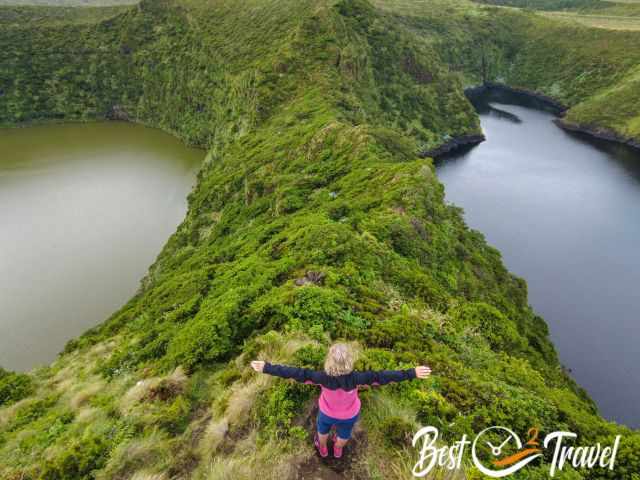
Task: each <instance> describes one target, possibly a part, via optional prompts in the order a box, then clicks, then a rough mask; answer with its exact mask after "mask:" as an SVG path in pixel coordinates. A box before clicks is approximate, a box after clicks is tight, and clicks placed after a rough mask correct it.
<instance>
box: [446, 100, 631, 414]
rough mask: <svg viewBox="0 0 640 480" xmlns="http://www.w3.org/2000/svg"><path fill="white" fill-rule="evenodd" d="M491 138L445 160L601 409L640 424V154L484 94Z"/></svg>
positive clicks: (469, 213) (462, 198) (460, 199)
mask: <svg viewBox="0 0 640 480" xmlns="http://www.w3.org/2000/svg"><path fill="white" fill-rule="evenodd" d="M476 103H477V108H478V111H479V113H480V116H481V122H482V128H483V130H484V133H485V135H486V137H487V140H486V142H484V143H482V144H480V145H477V146H475V147H473V148H467V149H466V150H463V151H458V152H456V153H455V154H451V155H449V156H448V157H445V158H441V159H439V160H438V162H437V164H436V165H437V171H438V176H439V178H440V180H441V181H442V182H443V183H444V185H445V189H446V196H447V200H448V201H449V202H451V203H453V204H456V205H458V206H460V207H462V208H464V210H465V218H466V220H467V223H468V224H469V225H470V226H471V227H472V228H475V229H477V230H480V231H481V232H483V233H484V234H485V236H486V238H487V240H488V242H489V243H490V244H492V245H494V246H495V247H497V248H498V249H499V250H500V251H501V252H502V254H503V258H504V261H505V263H506V264H507V266H508V268H509V269H510V270H511V271H512V272H514V273H515V274H516V275H518V276H521V277H523V278H524V279H526V281H527V283H528V285H529V299H530V302H531V304H532V306H533V307H534V309H535V310H536V312H537V313H539V314H540V315H541V316H543V317H544V318H545V320H546V321H547V323H548V324H549V328H550V330H551V337H552V339H553V342H554V343H555V345H556V347H557V349H558V351H559V355H560V358H561V361H562V362H563V364H564V365H565V366H567V367H568V368H570V369H571V371H572V375H573V377H574V378H575V379H576V380H577V381H578V383H579V384H580V385H582V386H583V387H584V388H585V389H586V390H587V391H588V392H589V394H590V395H591V396H592V398H593V399H594V400H595V401H596V403H597V404H598V406H599V408H600V411H601V413H602V415H603V416H604V417H606V418H608V419H611V420H615V421H617V422H619V423H624V424H627V425H629V426H632V427H639V426H640V368H639V367H638V363H639V361H640V295H639V293H640V249H639V246H640V215H639V214H638V212H637V211H636V210H637V209H638V208H640V153H639V152H638V151H635V150H632V149H630V148H627V147H624V146H622V145H617V144H613V143H609V142H604V141H595V140H592V139H589V138H587V137H585V136H583V135H579V134H569V133H567V132H565V131H563V130H562V129H560V128H558V127H557V126H556V125H555V124H554V123H552V120H553V119H554V115H553V113H551V112H550V111H546V110H545V109H543V108H541V105H540V104H539V102H536V101H534V100H532V99H526V98H523V97H522V96H520V95H514V94H511V93H507V92H492V93H491V94H485V95H483V97H482V98H481V99H479V100H477V101H476Z"/></svg>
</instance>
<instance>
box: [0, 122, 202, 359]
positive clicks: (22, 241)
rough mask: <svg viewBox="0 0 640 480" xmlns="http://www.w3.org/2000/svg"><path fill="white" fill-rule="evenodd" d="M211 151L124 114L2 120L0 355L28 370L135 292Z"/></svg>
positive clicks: (180, 213) (178, 219)
mask: <svg viewBox="0 0 640 480" xmlns="http://www.w3.org/2000/svg"><path fill="white" fill-rule="evenodd" d="M203 158H204V152H203V151H201V150H197V149H191V148H188V147H186V146H184V145H183V144H182V143H180V141H178V140H177V139H175V138H173V137H171V136H170V135H168V134H166V133H163V132H160V131H158V130H153V129H149V128H145V127H142V126H139V125H131V124H127V123H120V122H109V123H92V124H67V125H44V126H34V127H29V128H22V129H5V130H0V365H1V366H3V367H5V368H8V369H14V370H27V369H30V368H32V367H34V366H36V365H40V364H45V363H48V362H50V361H51V360H53V359H54V358H55V356H56V354H57V353H58V352H60V351H61V350H62V349H63V348H64V345H65V343H66V342H67V341H68V340H69V339H71V338H74V337H76V336H78V335H80V334H81V333H83V332H84V331H86V330H87V329H88V328H90V327H93V326H94V325H97V324H98V323H100V322H101V321H103V320H105V319H106V318H108V317H109V315H110V314H112V313H113V312H114V311H115V310H117V309H118V308H119V307H120V306H121V305H123V304H124V303H125V302H126V301H127V300H128V299H129V298H131V296H133V295H134V294H135V292H136V290H137V289H138V287H139V284H140V280H141V279H142V278H143V277H144V275H145V273H146V271H147V269H148V267H149V266H150V265H151V264H152V263H153V261H154V259H155V257H156V256H157V255H158V253H159V252H160V249H161V248H162V246H163V245H164V244H165V243H166V241H167V239H168V238H169V236H170V235H171V234H172V233H173V232H174V231H175V230H176V227H177V226H178V225H179V223H180V222H181V221H182V219H183V218H184V215H185V213H186V209H187V195H188V194H189V192H190V191H191V188H192V186H193V185H194V183H195V179H196V173H197V171H198V168H199V166H200V164H201V162H202V159H203Z"/></svg>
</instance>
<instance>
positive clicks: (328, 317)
mask: <svg viewBox="0 0 640 480" xmlns="http://www.w3.org/2000/svg"><path fill="white" fill-rule="evenodd" d="M240 4H241V5H240ZM459 5H460V6H459V12H460V13H459V14H460V15H465V13H464V11H465V9H466V8H467V4H466V3H461V4H459ZM456 8H457V7H454V8H452V11H451V12H446V11H442V12H441V13H440V14H439V15H441V17H440V21H441V22H442V23H441V24H438V23H437V21H436V20H437V19H435V17H434V19H432V20H431V21H429V22H425V21H424V20H423V18H424V17H422V18H421V17H402V18H400V17H398V16H397V15H396V14H395V13H390V12H388V11H386V10H377V9H376V8H374V6H372V5H371V4H370V3H368V2H366V1H364V0H335V1H334V0H323V1H318V0H244V1H242V2H238V1H237V0H215V1H214V0H211V1H208V2H207V1H205V0H175V1H168V0H160V1H158V0H156V1H151V0H146V1H143V2H142V3H141V4H140V5H139V6H135V7H132V8H131V9H130V10H127V11H126V12H123V13H119V14H117V15H116V16H114V17H112V18H108V19H106V20H103V21H101V22H99V23H85V22H83V23H75V22H72V23H60V22H52V23H46V22H45V24H42V23H41V22H40V23H37V24H30V23H27V24H22V25H20V24H16V23H15V22H13V23H11V26H8V27H7V28H3V29H2V30H0V59H1V61H0V65H1V67H0V82H1V83H0V85H1V86H0V88H1V95H0V122H2V123H4V124H6V125H15V124H26V123H28V122H39V121H51V120H64V121H70V120H73V121H78V120H90V119H94V118H102V117H105V116H106V117H115V118H126V119H129V120H131V121H136V122H142V123H146V124H149V125H153V126H156V127H159V128H162V129H165V130H167V131H170V132H172V133H174V134H175V135H177V136H178V137H180V138H182V139H183V140H184V141H185V142H188V143H190V144H195V145H200V146H202V147H204V148H206V149H207V150H208V154H207V159H206V161H205V164H204V165H203V167H202V169H201V171H200V173H199V177H198V179H199V181H198V184H197V186H196V188H195V189H194V191H193V192H192V194H191V195H190V197H189V211H188V214H187V217H186V219H185V221H184V222H183V224H182V225H181V226H180V227H179V228H178V231H177V232H176V234H175V235H173V236H172V237H171V238H170V239H169V241H168V243H167V245H166V246H165V248H164V250H163V251H162V253H161V254H160V256H159V257H158V259H157V261H156V262H155V264H154V265H153V266H152V267H151V268H150V271H149V274H148V276H147V277H146V278H145V279H144V281H143V283H142V286H141V288H140V291H139V292H138V293H137V294H136V295H135V297H134V298H132V299H131V300H130V301H129V302H128V304H127V305H125V306H124V307H123V308H122V309H121V310H120V311H118V312H116V313H115V314H114V315H113V316H112V317H111V318H110V319H108V320H107V321H106V322H105V323H104V324H102V325H99V326H97V327H96V328H94V329H92V330H91V331H89V332H87V333H86V334H85V335H84V336H82V337H81V338H79V339H77V340H74V341H72V342H70V343H69V345H68V346H67V348H66V350H65V352H64V354H63V355H61V357H60V359H59V360H57V361H56V362H54V363H53V364H52V365H51V366H48V367H45V368H42V369H39V370H36V371H34V372H32V373H29V374H26V375H19V374H18V375H17V374H10V373H7V372H4V371H3V372H2V373H1V375H0V402H2V403H3V405H4V406H3V407H2V408H1V409H0V476H1V477H2V478H11V479H18V478H20V479H36V478H38V479H47V480H50V479H69V478H74V479H76V478H77V479H91V478H96V479H106V478H119V479H125V478H137V479H151V478H154V479H169V478H194V479H200V478H207V479H218V478H234V479H236V478H254V477H255V476H256V474H257V473H258V472H259V474H260V475H261V476H262V477H263V478H278V479H283V478H313V477H320V478H335V475H336V474H337V475H340V476H342V477H343V478H406V477H407V476H409V471H410V468H411V467H412V465H413V463H414V462H415V460H416V454H415V452H414V451H413V450H412V449H411V447H410V444H408V443H407V441H408V437H407V434H409V436H410V435H411V433H412V432H414V431H416V429H417V428H418V427H419V425H426V424H431V425H435V426H438V427H439V428H441V429H442V430H443V432H444V434H445V440H450V441H455V440H458V438H459V437H460V436H461V435H462V434H464V433H467V434H471V433H472V432H478V431H480V430H482V429H483V428H485V427H488V426H491V425H495V424H505V425H509V426H510V427H512V428H513V429H515V430H517V431H519V432H526V431H527V429H528V428H529V427H530V426H532V425H535V426H538V427H539V428H540V430H541V432H542V434H544V432H549V431H553V430H563V429H566V430H572V431H575V432H577V433H578V434H579V435H580V438H581V440H582V441H583V442H585V443H588V442H593V441H597V440H599V441H605V442H607V443H610V442H611V441H612V438H613V437H614V436H615V435H616V434H623V435H624V439H623V443H622V446H621V449H620V452H619V453H618V459H617V469H616V471H615V475H614V472H609V471H598V470H590V471H588V472H586V471H581V473H578V472H576V471H573V470H570V469H566V470H565V471H564V472H562V473H561V474H557V475H556V478H564V479H569V478H571V479H576V478H633V477H632V476H631V475H632V473H633V472H637V471H639V470H640V463H639V462H640V460H639V459H638V456H637V452H638V450H639V448H640V435H638V434H637V433H634V432H631V431H629V430H628V429H626V428H624V427H619V426H616V425H613V424H610V423H608V422H605V421H604V420H602V419H601V418H600V417H599V416H598V415H597V411H596V408H595V406H594V405H593V403H592V402H591V401H590V400H589V398H588V397H587V396H586V394H585V393H584V392H583V391H582V390H581V389H580V388H579V387H578V386H576V385H575V384H574V383H573V382H572V381H571V379H570V378H569V377H568V376H567V375H566V374H565V373H564V372H563V369H562V368H561V366H560V365H559V363H558V359H557V356H556V353H555V351H554V348H553V346H552V345H551V343H550V341H549V339H548V332H547V328H546V325H545V323H544V321H543V320H542V319H541V318H539V317H537V316H536V315H535V313H534V312H532V311H531V309H530V308H529V306H528V303H527V292H526V285H525V283H524V282H523V281H522V280H520V279H518V278H515V277H513V276H512V275H510V274H509V273H508V272H507V271H506V269H505V268H504V266H503V264H502V261H501V259H500V255H499V253H498V252H497V251H496V250H494V249H492V248H491V247H489V246H488V245H487V244H486V242H485V241H484V239H483V237H482V235H481V234H479V233H478V232H474V231H472V230H470V229H468V228H467V226H466V225H465V224H464V222H463V220H462V216H461V212H460V210H459V209H457V208H455V207H452V206H448V205H446V204H445V202H444V195H443V188H442V185H441V184H440V183H439V182H438V180H437V178H436V176H435V174H434V169H433V166H432V163H431V160H430V159H423V158H419V157H418V155H417V154H418V152H421V151H424V150H427V149H430V148H433V147H434V146H437V145H440V144H441V143H443V142H446V141H447V140H449V139H451V138H454V137H460V136H465V135H473V134H477V133H479V123H478V119H477V116H476V115H475V113H474V112H473V109H472V108H471V106H470V104H469V103H468V101H467V100H466V98H465V97H464V95H463V86H464V82H465V81H467V80H468V79H469V78H472V77H473V75H474V68H473V59H474V58H477V57H475V50H474V49H473V48H472V47H471V46H470V45H469V44H467V43H465V42H466V41H467V39H468V38H470V37H466V36H465V37H463V36H460V37H459V38H455V37H454V38H453V40H452V39H451V37H450V35H454V36H455V35H456V32H457V30H456V29H455V28H453V29H449V27H448V25H447V24H446V23H445V22H446V21H447V20H446V18H447V15H449V16H450V18H452V19H454V20H455V19H456V17H455V15H458V13H456V12H458V10H456ZM474 8H475V7H474ZM6 12H7V10H3V9H0V15H8V14H7V13H6ZM470 12H471V13H470V14H471V17H475V18H477V19H479V20H478V21H481V22H492V21H493V20H491V19H490V18H489V17H486V16H483V14H481V13H479V12H477V11H476V10H475V9H474V10H470ZM467 14H468V13H467ZM52 15H53V14H52ZM514 15H515V14H514ZM518 15H519V14H518ZM514 18H515V19H516V20H518V21H520V22H521V23H522V25H524V26H525V27H526V25H529V22H533V20H531V19H530V17H528V16H523V17H519V16H517V17H514ZM496 21H497V20H496ZM503 21H505V22H507V20H506V19H504V20H503ZM509 21H510V22H511V21H512V20H509ZM470 24H471V25H476V24H475V23H473V22H470ZM478 25H479V26H478V27H477V28H479V29H480V30H481V28H483V26H484V25H485V24H484V23H480V24H478ZM510 28H511V31H514V30H515V28H516V27H515V26H513V25H510ZM428 29H431V30H430V31H427V30H428ZM479 34H480V33H479ZM465 35H467V34H465ZM504 35H505V37H506V36H507V35H508V32H505V34H504ZM518 38H519V37H518ZM499 40H500V39H497V40H496V43H494V44H492V48H494V50H492V52H504V53H501V55H502V56H503V57H500V58H510V57H509V56H508V55H510V54H511V53H510V51H509V50H508V49H507V47H504V46H503V45H501V44H500V43H498V42H499ZM455 48H460V49H465V50H464V54H463V55H461V56H460V59H461V61H463V60H464V61H465V62H466V63H465V64H464V65H463V68H462V69H461V70H460V72H456V71H455V70H457V68H456V66H455V65H454V62H453V61H452V59H453V58H455V57H456V55H455V54H454V49H455ZM461 51H462V50H461ZM492 58H493V59H494V60H495V59H497V57H492ZM467 61H468V62H467ZM492 68H494V67H492ZM495 68H500V66H499V65H497V64H496V66H495ZM337 338H345V339H349V340H353V341H356V342H358V343H359V345H360V350H361V355H360V360H359V365H358V366H359V367H371V368H395V367H407V366H410V365H414V364H416V363H422V362H428V363H429V364H430V365H431V366H432V367H433V369H434V376H433V377H432V378H431V379H430V380H429V381H428V382H422V383H419V382H411V383H406V384H399V385H395V386H392V387H387V388H386V389H385V390H380V391H377V390H374V391H369V392H364V393H363V395H362V397H363V401H364V404H365V409H364V412H365V413H364V417H363V421H362V423H363V426H364V427H365V430H364V431H359V432H358V433H357V437H356V438H357V442H356V444H355V449H354V450H353V451H352V452H351V454H350V455H349V456H348V457H347V458H346V459H345V460H344V461H342V462H337V463H334V464H329V465H325V464H322V463H319V462H318V460H317V459H316V457H315V456H314V454H313V451H312V447H311V443H310V442H309V437H310V432H311V430H312V429H311V427H310V422H309V420H308V419H309V412H310V410H311V409H312V407H313V402H312V399H313V398H314V395H315V391H314V388H313V387H309V386H299V385H294V384H290V383H286V382H283V381H275V380H273V379H271V378H267V377H257V376H255V374H253V373H252V371H251V370H250V368H249V367H248V362H249V360H251V359H253V358H256V357H258V358H263V359H266V360H271V361H280V362H291V363H295V364H297V365H305V366H310V367H319V366H320V364H321V362H322V357H323V354H324V352H325V350H326V347H327V345H328V343H329V342H330V341H331V340H332V339H337ZM381 459H384V461H380V460H381ZM547 470H548V467H547V466H544V465H538V466H532V467H531V468H529V469H528V470H527V473H526V474H525V475H527V476H526V477H524V476H523V477H520V478H545V476H546V475H547V473H546V472H547ZM336 472H337V473H336ZM331 475H334V477H331ZM461 475H462V474H461ZM464 475H465V476H466V478H479V476H478V475H479V474H478V473H477V472H475V471H474V470H473V468H471V467H469V468H467V469H466V472H465V473H464ZM581 475H583V476H584V477H582V476H581ZM434 478H435V477H434ZM514 478H518V477H514Z"/></svg>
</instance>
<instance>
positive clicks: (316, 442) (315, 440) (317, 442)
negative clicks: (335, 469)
mask: <svg viewBox="0 0 640 480" xmlns="http://www.w3.org/2000/svg"><path fill="white" fill-rule="evenodd" d="M313 444H314V445H315V446H316V448H317V449H318V453H319V454H320V456H321V457H322V458H327V457H328V456H329V449H328V448H327V447H326V446H325V447H324V448H322V446H320V440H319V439H318V435H316V436H315V437H314V438H313Z"/></svg>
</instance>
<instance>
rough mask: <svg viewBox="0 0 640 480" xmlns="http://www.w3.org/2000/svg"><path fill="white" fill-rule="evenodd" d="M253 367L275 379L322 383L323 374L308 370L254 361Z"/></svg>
mask: <svg viewBox="0 0 640 480" xmlns="http://www.w3.org/2000/svg"><path fill="white" fill-rule="evenodd" d="M251 367H252V368H253V369H254V370H255V371H256V372H260V373H266V374H267V375H273V376H274V377H281V378H292V379H293V380H295V381H296V382H300V383H320V380H321V377H322V376H323V374H322V372H316V371H314V370H310V369H308V368H298V367H288V366H286V365H272V364H271V363H269V362H263V361H261V360H254V361H253V362H251Z"/></svg>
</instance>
